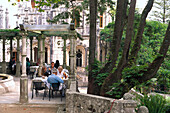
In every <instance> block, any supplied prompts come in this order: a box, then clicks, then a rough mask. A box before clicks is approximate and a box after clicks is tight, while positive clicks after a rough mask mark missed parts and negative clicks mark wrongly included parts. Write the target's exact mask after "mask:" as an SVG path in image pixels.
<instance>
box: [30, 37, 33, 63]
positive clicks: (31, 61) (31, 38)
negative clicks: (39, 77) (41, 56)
mask: <svg viewBox="0 0 170 113" xmlns="http://www.w3.org/2000/svg"><path fill="white" fill-rule="evenodd" d="M32 40H33V37H30V64H31V65H33V59H32Z"/></svg>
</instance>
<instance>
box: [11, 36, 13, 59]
mask: <svg viewBox="0 0 170 113" xmlns="http://www.w3.org/2000/svg"><path fill="white" fill-rule="evenodd" d="M12 39H13V37H10V59H11V58H12V56H13V55H12Z"/></svg>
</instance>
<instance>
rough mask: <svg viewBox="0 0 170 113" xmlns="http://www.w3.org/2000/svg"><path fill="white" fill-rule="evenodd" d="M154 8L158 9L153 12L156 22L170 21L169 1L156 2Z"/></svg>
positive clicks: (158, 0) (160, 0)
mask: <svg viewBox="0 0 170 113" xmlns="http://www.w3.org/2000/svg"><path fill="white" fill-rule="evenodd" d="M154 7H155V8H156V10H155V11H153V16H154V17H155V19H156V20H158V21H160V22H163V23H165V22H168V21H170V1H169V0H156V1H155V2H154Z"/></svg>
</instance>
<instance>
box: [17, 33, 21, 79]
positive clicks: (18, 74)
mask: <svg viewBox="0 0 170 113" xmlns="http://www.w3.org/2000/svg"><path fill="white" fill-rule="evenodd" d="M16 38H17V61H16V76H17V77H19V76H20V75H21V73H20V61H19V55H20V42H19V41H20V37H19V36H17V37H16Z"/></svg>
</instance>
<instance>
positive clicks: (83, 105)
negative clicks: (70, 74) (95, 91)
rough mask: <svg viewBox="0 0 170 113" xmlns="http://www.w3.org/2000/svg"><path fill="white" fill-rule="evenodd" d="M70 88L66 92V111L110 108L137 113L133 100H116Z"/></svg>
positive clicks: (103, 112)
mask: <svg viewBox="0 0 170 113" xmlns="http://www.w3.org/2000/svg"><path fill="white" fill-rule="evenodd" d="M70 86H72V87H73V86H75V85H72V83H71V85H70ZM70 89H72V88H71V87H70ZM70 89H68V90H67V92H66V113H107V112H108V111H109V110H110V108H111V111H110V113H135V110H134V109H135V108H136V105H137V104H136V102H135V101H133V100H115V99H111V98H106V97H102V96H95V95H90V94H82V93H78V92H75V90H74V91H73V90H70ZM112 103H113V106H112ZM111 106H112V107H111Z"/></svg>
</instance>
